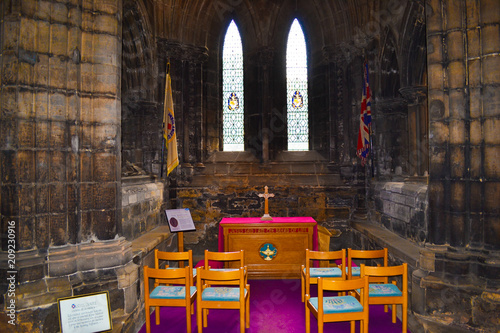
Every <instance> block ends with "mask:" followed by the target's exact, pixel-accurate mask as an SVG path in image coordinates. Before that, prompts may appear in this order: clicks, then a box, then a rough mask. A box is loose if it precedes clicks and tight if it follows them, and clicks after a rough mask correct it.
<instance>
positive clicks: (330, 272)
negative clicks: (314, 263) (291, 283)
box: [304, 267, 342, 277]
mask: <svg viewBox="0 0 500 333" xmlns="http://www.w3.org/2000/svg"><path fill="white" fill-rule="evenodd" d="M304 271H305V268H304ZM309 275H310V276H311V277H341V276H342V271H341V270H340V268H338V267H314V268H313V267H311V268H309Z"/></svg>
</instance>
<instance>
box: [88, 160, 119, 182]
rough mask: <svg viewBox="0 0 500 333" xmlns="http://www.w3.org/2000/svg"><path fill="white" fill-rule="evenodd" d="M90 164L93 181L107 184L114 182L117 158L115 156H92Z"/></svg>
mask: <svg viewBox="0 0 500 333" xmlns="http://www.w3.org/2000/svg"><path fill="white" fill-rule="evenodd" d="M92 162H93V163H92V169H93V175H94V181H97V182H109V181H115V180H116V177H117V174H116V169H117V165H116V163H117V157H116V155H115V154H110V153H96V154H94V155H93V161H92Z"/></svg>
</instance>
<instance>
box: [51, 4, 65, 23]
mask: <svg viewBox="0 0 500 333" xmlns="http://www.w3.org/2000/svg"><path fill="white" fill-rule="evenodd" d="M51 9H52V10H51V11H50V21H51V22H57V23H61V24H66V23H67V21H68V6H67V5H66V3H64V2H55V3H54V2H53V3H52V8H51Z"/></svg>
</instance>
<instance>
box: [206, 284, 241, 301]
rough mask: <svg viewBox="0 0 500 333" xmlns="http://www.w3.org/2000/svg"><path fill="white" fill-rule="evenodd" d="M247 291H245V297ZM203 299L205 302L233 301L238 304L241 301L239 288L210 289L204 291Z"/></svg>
mask: <svg viewBox="0 0 500 333" xmlns="http://www.w3.org/2000/svg"><path fill="white" fill-rule="evenodd" d="M246 294H247V290H246V289H245V296H246ZM201 298H202V299H203V300H204V301H231V302H235V301H236V302H237V301H239V300H240V288H239V287H209V288H205V290H203V293H202V294H201Z"/></svg>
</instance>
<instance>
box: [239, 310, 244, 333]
mask: <svg viewBox="0 0 500 333" xmlns="http://www.w3.org/2000/svg"><path fill="white" fill-rule="evenodd" d="M240 333H245V307H242V308H240Z"/></svg>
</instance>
